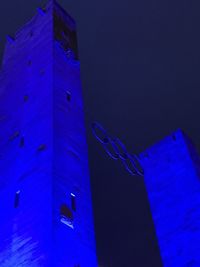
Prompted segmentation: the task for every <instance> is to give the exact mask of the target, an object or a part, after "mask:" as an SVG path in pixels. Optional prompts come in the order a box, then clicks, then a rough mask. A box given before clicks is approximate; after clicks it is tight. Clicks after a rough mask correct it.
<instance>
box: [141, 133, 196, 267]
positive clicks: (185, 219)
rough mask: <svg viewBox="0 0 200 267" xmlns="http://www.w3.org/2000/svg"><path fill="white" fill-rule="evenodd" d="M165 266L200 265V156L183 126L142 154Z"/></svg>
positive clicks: (185, 266)
mask: <svg viewBox="0 0 200 267" xmlns="http://www.w3.org/2000/svg"><path fill="white" fill-rule="evenodd" d="M141 157H142V164H143V167H144V171H145V184H146V189H147V193H148V197H149V201H150V206H151V212H152V216H153V220H154V225H155V230H156V234H157V238H158V243H159V247H160V253H161V257H162V262H163V266H164V267H199V266H200V253H199V251H200V159H199V156H198V154H197V152H196V149H195V147H194V145H193V144H192V143H191V141H190V140H189V138H188V137H187V136H186V135H185V134H184V133H183V132H182V131H180V130H178V131H176V132H175V133H173V134H172V135H170V136H168V137H166V138H165V139H163V140H162V141H160V142H158V143H157V144H155V145H154V146H152V147H150V148H149V149H147V150H146V151H145V152H144V153H142V155H141Z"/></svg>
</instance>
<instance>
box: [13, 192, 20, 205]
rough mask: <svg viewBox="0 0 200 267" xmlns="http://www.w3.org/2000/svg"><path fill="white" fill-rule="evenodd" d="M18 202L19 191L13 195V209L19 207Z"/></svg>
mask: <svg viewBox="0 0 200 267" xmlns="http://www.w3.org/2000/svg"><path fill="white" fill-rule="evenodd" d="M19 200H20V190H18V191H17V192H16V193H15V203H14V206H15V208H18V207H19Z"/></svg>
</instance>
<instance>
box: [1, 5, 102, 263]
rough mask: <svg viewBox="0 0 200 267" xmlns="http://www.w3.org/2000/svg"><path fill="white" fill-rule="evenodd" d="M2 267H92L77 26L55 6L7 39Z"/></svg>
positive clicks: (41, 11)
mask: <svg viewBox="0 0 200 267" xmlns="http://www.w3.org/2000/svg"><path fill="white" fill-rule="evenodd" d="M0 128H1V131H0V199H1V201H0V210H1V214H2V215H1V220H0V228H1V231H0V266H1V267H18V266H20V267H39V266H48V267H49V266H60V267H64V266H65V267H96V266H97V259H96V249H95V237H94V226H93V214H92V200H91V192H90V178H89V168H88V155H87V144H86V135H85V128H84V110H83V100H82V92H81V81H80V64H79V59H78V50H77V41H76V25H75V22H74V20H73V19H72V18H71V17H70V16H69V15H68V14H67V13H66V12H65V11H64V10H63V9H62V8H61V7H60V6H59V5H58V4H57V3H56V2H55V1H49V2H48V4H47V6H46V7H45V8H44V9H42V8H39V9H38V12H37V14H36V15H35V16H34V17H33V18H32V19H31V20H30V21H29V22H28V23H27V24H26V25H24V26H23V27H22V28H21V29H20V30H19V31H18V32H17V33H16V36H15V38H11V37H7V43H6V47H5V52H4V58H3V63H2V69H1V73H0Z"/></svg>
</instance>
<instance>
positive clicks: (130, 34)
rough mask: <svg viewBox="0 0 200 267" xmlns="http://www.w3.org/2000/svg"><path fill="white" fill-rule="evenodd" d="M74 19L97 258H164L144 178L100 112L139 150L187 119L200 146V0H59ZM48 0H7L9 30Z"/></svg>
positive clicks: (1, 14)
mask: <svg viewBox="0 0 200 267" xmlns="http://www.w3.org/2000/svg"><path fill="white" fill-rule="evenodd" d="M59 2H60V4H62V5H63V7H64V8H65V9H66V10H67V11H68V12H69V13H70V14H71V15H72V16H73V17H74V18H75V19H76V21H77V27H78V42H79V51H80V60H81V70H82V81H83V89H84V99H85V110H86V121H87V129H88V144H89V156H90V166H91V167H90V169H91V180H92V189H93V198H94V214H95V226H96V237H97V249H98V256H99V263H100V266H102V267H160V266H161V263H160V259H159V252H158V248H157V245H156V241H155V237H154V230H153V224H152V221H151V215H150V211H149V206H148V201H147V196H146V193H145V186H144V184H143V180H142V179H141V178H138V177H132V176H130V175H129V174H128V173H126V172H125V171H124V169H123V168H122V166H121V165H120V164H119V163H117V162H114V161H112V160H111V159H109V158H108V156H107V155H106V154H105V153H104V151H103V149H102V147H101V146H100V145H99V144H98V143H97V141H96V140H95V139H94V138H93V136H92V134H91V129H90V124H91V122H92V121H93V120H97V121H99V122H101V123H102V124H103V125H104V126H105V127H106V128H107V129H108V130H109V132H110V133H112V134H113V135H116V136H118V137H120V138H121V139H122V141H123V142H124V143H125V144H126V146H127V148H128V149H129V150H130V151H132V152H133V151H134V152H136V153H139V152H141V151H142V150H144V149H145V148H147V147H148V146H150V145H152V144H153V143H155V142H156V141H158V140H159V139H162V138H163V137H164V136H165V135H167V134H169V133H170V132H171V131H173V130H175V129H177V128H182V129H183V130H185V131H186V133H187V134H188V135H189V136H190V137H191V138H192V139H193V141H194V142H195V143H196V144H197V146H198V148H200V127H199V121H198V119H199V118H198V115H199V113H200V112H199V111H200V106H199V98H200V92H199V89H200V30H199V29H200V15H199V10H200V3H199V2H198V1H189V0H187V1H186V0H181V1H180V0H168V1H160V0H139V1H132V0H123V1H121V0H110V1H108V0H101V1H92V0H85V1H75V0H60V1H59ZM43 3H45V1H39V0H28V1H27V0H18V1H15V0H7V1H1V3H0V25H1V26H0V43H1V44H0V45H1V46H0V51H1V52H2V49H3V44H4V37H5V35H6V34H8V33H9V34H12V33H14V32H15V30H16V29H18V28H19V27H20V26H22V25H23V24H24V23H25V22H26V21H27V19H29V18H30V17H31V15H32V14H33V13H34V11H35V8H36V7H37V6H39V5H41V4H43Z"/></svg>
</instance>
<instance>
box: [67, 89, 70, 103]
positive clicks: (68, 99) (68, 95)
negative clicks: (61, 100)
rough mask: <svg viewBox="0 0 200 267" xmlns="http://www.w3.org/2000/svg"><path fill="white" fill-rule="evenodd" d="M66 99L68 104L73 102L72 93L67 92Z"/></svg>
mask: <svg viewBox="0 0 200 267" xmlns="http://www.w3.org/2000/svg"><path fill="white" fill-rule="evenodd" d="M66 98H67V101H68V102H70V101H71V93H70V92H69V91H67V92H66Z"/></svg>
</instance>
